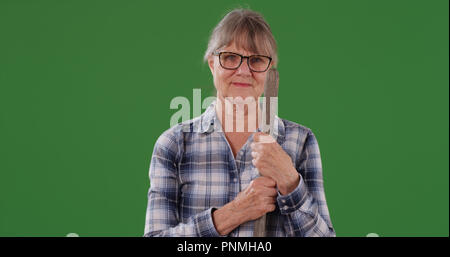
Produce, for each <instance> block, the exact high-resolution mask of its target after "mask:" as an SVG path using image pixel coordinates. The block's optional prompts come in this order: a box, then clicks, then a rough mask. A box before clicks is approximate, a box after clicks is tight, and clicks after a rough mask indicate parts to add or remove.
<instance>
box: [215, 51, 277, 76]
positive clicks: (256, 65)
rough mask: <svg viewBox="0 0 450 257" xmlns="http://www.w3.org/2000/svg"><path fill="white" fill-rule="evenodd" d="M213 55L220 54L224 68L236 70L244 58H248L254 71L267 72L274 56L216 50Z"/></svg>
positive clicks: (249, 65)
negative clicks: (247, 54) (248, 54)
mask: <svg viewBox="0 0 450 257" xmlns="http://www.w3.org/2000/svg"><path fill="white" fill-rule="evenodd" d="M213 55H218V56H219V63H220V66H222V68H224V69H227V70H235V69H237V68H239V66H241V64H242V60H243V59H244V58H247V65H248V68H249V69H250V70H251V71H253V72H265V71H266V70H267V69H268V68H269V65H270V63H271V62H272V58H271V57H269V56H265V55H250V56H244V55H240V54H237V53H233V52H220V53H219V52H217V51H216V52H214V53H213Z"/></svg>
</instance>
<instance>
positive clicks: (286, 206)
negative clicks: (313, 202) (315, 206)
mask: <svg viewBox="0 0 450 257" xmlns="http://www.w3.org/2000/svg"><path fill="white" fill-rule="evenodd" d="M299 175H300V174H299ZM277 192H278V197H277V202H278V206H279V207H280V212H281V214H284V215H287V214H290V213H292V212H294V211H296V210H298V209H301V210H305V211H308V210H309V208H308V206H306V205H307V204H308V199H309V197H308V195H309V194H308V189H307V187H306V184H305V181H304V180H303V178H302V176H301V175H300V181H299V182H298V185H297V187H296V188H295V189H294V191H292V192H290V193H289V194H287V195H282V194H281V193H280V191H278V190H277Z"/></svg>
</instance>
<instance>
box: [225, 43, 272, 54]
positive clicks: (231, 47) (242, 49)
mask: <svg viewBox="0 0 450 257" xmlns="http://www.w3.org/2000/svg"><path fill="white" fill-rule="evenodd" d="M252 48H253V49H252ZM255 48H256V49H255ZM220 49H221V50H222V51H229V52H234V53H238V54H242V55H258V54H261V55H268V54H269V53H268V51H264V50H263V49H264V47H261V46H260V47H250V44H242V42H241V44H237V43H236V42H235V41H231V43H229V44H228V45H226V46H224V47H221V48H220Z"/></svg>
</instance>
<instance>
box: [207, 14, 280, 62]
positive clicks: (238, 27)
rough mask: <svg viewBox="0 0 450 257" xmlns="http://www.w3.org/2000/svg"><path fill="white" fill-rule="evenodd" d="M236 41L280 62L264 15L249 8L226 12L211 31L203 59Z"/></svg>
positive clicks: (245, 47) (246, 48)
mask: <svg viewBox="0 0 450 257" xmlns="http://www.w3.org/2000/svg"><path fill="white" fill-rule="evenodd" d="M232 42H234V43H235V44H236V46H237V47H239V48H243V49H245V50H247V51H251V52H255V53H258V54H265V55H268V56H270V57H272V64H273V66H276V65H277V63H278V55H277V43H276V41H275V38H274V37H273V34H272V31H271V30H270V27H269V24H267V22H266V21H265V20H264V18H263V16H262V15H261V14H260V13H258V12H255V11H252V10H249V9H235V10H232V11H231V12H229V13H228V14H226V15H225V16H224V17H223V18H222V20H221V21H220V22H219V24H217V26H216V27H215V28H214V30H213V32H212V33H211V37H210V39H209V43H208V48H207V49H206V52H205V56H204V57H203V60H204V61H205V62H206V61H207V60H208V58H209V56H211V55H212V54H213V53H214V51H216V50H218V49H220V48H222V47H224V46H227V45H228V44H230V43H232Z"/></svg>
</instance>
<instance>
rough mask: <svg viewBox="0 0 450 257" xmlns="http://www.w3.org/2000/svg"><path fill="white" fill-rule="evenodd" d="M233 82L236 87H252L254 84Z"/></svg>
mask: <svg viewBox="0 0 450 257" xmlns="http://www.w3.org/2000/svg"><path fill="white" fill-rule="evenodd" d="M231 84H232V85H233V86H236V87H251V86H252V84H250V83H242V82H231Z"/></svg>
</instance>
